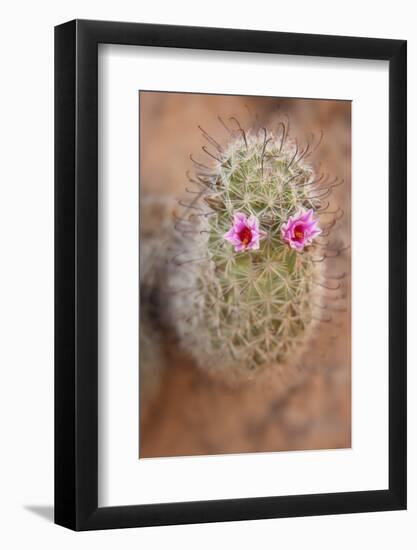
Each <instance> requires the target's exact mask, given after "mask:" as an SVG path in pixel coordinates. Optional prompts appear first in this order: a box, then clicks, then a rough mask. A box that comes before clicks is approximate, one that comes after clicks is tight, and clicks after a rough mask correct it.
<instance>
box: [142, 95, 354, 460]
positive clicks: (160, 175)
mask: <svg viewBox="0 0 417 550" xmlns="http://www.w3.org/2000/svg"><path fill="white" fill-rule="evenodd" d="M350 115H351V104H350V102H348V101H326V100H304V99H281V98H262V97H244V96H239V97H237V96H218V95H204V94H181V93H159V92H141V94H140V186H141V189H140V195H141V204H140V220H141V221H140V225H141V227H140V231H141V269H140V272H141V327H143V333H144V335H146V342H149V338H150V337H152V335H153V336H154V342H155V349H154V350H152V349H151V350H149V348H147V347H146V346H145V345H143V341H144V338H141V344H142V345H141V346H140V347H141V349H140V403H141V407H140V408H141V410H140V457H157V456H181V455H183V456H184V455H196V454H219V453H243V452H267V451H283V450H303V449H304V450H307V449H330V448H332V449H333V448H345V447H350V445H351V376H350V375H351V332H350V251H349V250H347V251H346V252H344V253H343V254H342V255H341V256H339V257H338V258H336V259H332V260H329V262H330V264H329V265H330V269H331V272H339V273H341V272H343V273H346V274H347V276H346V278H345V280H344V281H343V286H344V289H343V292H344V293H345V294H346V308H345V311H341V312H338V313H336V314H334V315H333V320H332V321H331V322H323V323H320V331H319V333H318V336H317V338H316V339H315V341H314V342H313V344H312V345H311V347H310V349H309V350H308V353H306V354H305V355H304V356H303V357H302V358H301V361H303V362H305V366H308V368H307V369H306V371H310V372H311V374H310V375H309V376H308V377H306V378H305V380H304V381H303V382H302V383H301V384H299V385H298V386H297V387H294V388H291V389H290V390H289V391H288V392H286V393H285V394H284V395H281V393H280V392H279V391H278V385H279V379H277V378H276V377H274V374H273V373H272V372H271V373H268V372H266V373H264V374H262V375H261V376H259V377H257V378H256V379H255V380H254V381H252V382H250V383H246V384H242V385H239V386H236V387H230V386H228V385H226V384H224V383H223V381H222V380H216V379H215V378H213V377H208V376H207V375H206V374H205V373H203V372H201V371H200V370H199V369H197V368H196V367H195V366H194V365H193V362H192V360H191V359H190V358H189V357H187V356H185V355H184V354H183V353H182V352H181V350H180V349H179V348H178V345H177V343H176V342H175V339H174V338H173V336H172V334H170V332H169V330H168V328H167V327H166V326H164V324H163V308H164V300H167V299H169V294H167V293H166V292H164V290H165V288H164V286H165V280H164V267H163V264H164V258H167V257H168V256H169V253H168V252H167V250H168V249H169V238H170V233H171V232H172V231H173V230H174V228H173V218H172V216H173V212H174V209H175V206H176V199H179V198H181V197H183V196H184V189H185V187H186V186H187V178H186V175H185V174H186V171H187V170H192V163H191V161H190V159H189V155H190V153H193V155H194V157H195V158H197V160H198V159H201V160H202V161H203V162H207V160H206V159H207V157H206V156H205V154H204V153H203V152H202V151H201V146H202V145H204V144H205V141H204V139H203V137H202V135H201V132H200V130H199V129H198V125H201V126H202V127H203V128H204V130H206V131H207V132H208V133H209V134H210V135H212V136H213V137H214V138H215V139H216V140H217V141H218V142H220V143H222V142H224V141H225V140H227V138H228V134H227V131H226V130H225V129H224V128H223V127H222V125H221V124H220V122H219V120H218V118H217V117H218V116H220V117H221V118H222V119H223V120H224V121H225V122H226V123H227V124H230V126H231V127H233V122H232V121H229V119H230V117H236V118H237V119H238V120H239V122H240V123H241V125H242V126H243V127H244V128H249V127H251V126H267V127H268V128H271V129H272V128H274V127H275V126H277V124H278V121H279V120H282V119H283V117H285V116H288V117H289V121H290V135H291V136H292V137H297V139H299V141H300V142H301V143H305V141H306V140H307V139H309V138H311V134H314V135H315V136H316V138H317V137H318V136H319V135H320V132H321V131H323V133H324V137H323V141H322V143H321V145H320V147H319V148H318V149H317V151H316V152H315V153H314V155H313V156H312V157H311V161H312V163H313V164H314V165H315V166H317V167H318V170H319V172H324V173H329V174H330V175H331V176H339V177H340V178H343V179H344V181H345V184H344V185H342V186H340V187H337V188H335V189H334V192H333V194H332V195H331V197H330V201H331V205H333V204H334V205H335V207H336V206H340V207H341V208H342V209H343V210H344V213H345V214H344V216H343V218H342V219H341V220H340V221H339V222H338V224H337V226H336V229H335V230H334V232H333V242H337V244H338V245H339V246H345V245H349V244H350V219H351V215H350V214H351V211H350V204H351V200H350V190H351V143H350V136H351V128H350V122H351V116H350ZM146 350H147V351H146Z"/></svg>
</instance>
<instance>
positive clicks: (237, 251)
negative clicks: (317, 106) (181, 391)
mask: <svg viewBox="0 0 417 550" xmlns="http://www.w3.org/2000/svg"><path fill="white" fill-rule="evenodd" d="M219 120H220V122H221V123H222V124H223V126H224V127H225V128H226V129H227V130H228V132H229V139H228V142H227V143H226V144H225V145H221V144H220V143H218V142H217V141H216V140H215V139H214V138H213V137H211V136H210V135H209V134H207V133H206V132H205V131H204V130H203V129H202V128H200V130H201V131H202V133H203V136H204V137H205V138H206V140H207V141H208V143H209V146H211V148H210V149H209V148H208V147H206V146H204V147H203V150H204V151H205V153H207V155H208V157H209V159H210V160H209V162H208V163H204V164H203V163H202V162H199V161H196V160H195V159H194V158H193V157H192V156H191V160H192V161H193V163H194V167H195V170H194V173H193V174H192V175H191V176H189V179H190V181H191V182H192V183H193V184H194V188H193V189H190V188H188V189H187V191H188V192H189V193H191V194H192V197H193V198H192V200H191V201H190V202H188V203H186V202H184V201H180V204H181V205H182V209H183V210H182V212H181V214H180V215H179V216H178V218H177V224H176V227H177V233H176V244H175V249H176V253H175V255H174V256H173V258H172V262H173V268H172V270H171V275H170V289H171V291H172V300H171V302H172V308H171V321H172V324H173V325H174V326H175V329H176V332H177V334H178V337H179V340H180V342H181V344H182V346H183V348H184V349H186V350H187V351H188V352H189V353H191V354H192V355H193V357H194V359H195V360H196V362H197V364H198V365H199V366H200V367H202V368H204V369H209V370H213V369H214V370H216V371H219V370H220V371H223V372H226V371H230V372H231V371H234V372H239V373H244V374H249V373H251V372H254V371H259V370H260V369H261V368H262V367H265V366H267V365H272V364H275V365H281V367H282V366H284V365H288V363H289V362H291V361H292V363H294V358H295V357H298V356H299V354H300V352H301V351H302V350H303V349H304V348H305V344H306V342H308V341H309V340H310V339H311V335H312V334H313V332H314V328H315V327H316V326H317V324H318V322H320V321H325V320H327V318H325V317H323V312H325V313H326V314H327V313H328V311H329V309H328V306H327V305H326V296H327V295H330V294H331V293H332V290H337V289H338V288H339V286H340V284H339V282H338V281H336V282H335V283H334V281H333V280H331V281H329V280H328V279H327V278H326V272H325V267H324V260H325V259H326V258H327V257H329V256H334V255H336V254H338V253H339V251H338V250H336V249H332V248H331V247H330V245H329V241H328V240H326V237H327V236H328V235H329V232H330V230H331V228H332V227H333V225H334V224H335V222H336V221H337V219H338V218H339V216H340V215H341V214H342V211H341V210H339V209H338V210H337V211H335V212H333V213H332V212H330V211H329V210H328V206H329V203H327V202H326V198H327V197H328V196H329V195H330V193H331V192H332V189H333V187H335V186H336V185H339V184H340V183H341V181H339V180H338V178H335V179H334V180H332V181H329V178H328V176H326V177H325V176H323V175H322V176H319V175H317V174H316V173H315V170H314V169H313V167H312V165H311V164H310V163H309V162H308V159H309V157H310V155H311V154H312V152H313V151H314V150H315V149H316V148H317V147H318V146H319V144H320V142H321V139H322V137H323V136H322V135H321V136H320V137H319V138H318V139H315V140H310V141H307V142H306V143H305V144H304V146H303V147H300V146H299V145H298V143H297V141H296V140H294V139H292V138H290V136H289V123H285V122H280V123H279V125H278V126H277V128H276V130H275V131H271V130H267V129H266V128H260V129H259V130H258V131H255V130H245V129H243V128H242V126H241V125H240V123H239V122H238V121H237V119H235V118H232V119H230V120H233V123H234V124H236V127H237V130H233V129H231V128H229V127H228V126H226V124H225V123H224V122H223V121H222V120H221V119H219ZM337 277H339V276H337ZM285 368H288V367H285Z"/></svg>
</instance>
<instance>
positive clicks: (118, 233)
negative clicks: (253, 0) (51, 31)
mask: <svg viewBox="0 0 417 550" xmlns="http://www.w3.org/2000/svg"><path fill="white" fill-rule="evenodd" d="M55 197H56V200H55V223H56V225H55V267H56V273H55V281H56V282H55V292H56V296H55V303H56V312H55V323H56V324H55V522H56V523H57V524H59V525H63V526H65V527H68V528H71V529H74V530H92V529H108V528H124V527H140V526H151V525H168V524H179V523H199V522H215V521H236V520H248V519H261V518H279V517H289V516H307V515H323V514H340V513H353V512H371V511H382V510H402V509H405V508H406V238H407V235H406V42H405V41H404V40H385V39H384V40H382V39H376V38H375V39H374V38H354V37H340V36H319V35H306V34H288V33H279V32H263V31H262V32H261V31H247V30H236V29H218V28H193V27H176V26H163V25H148V24H142V23H116V22H104V21H79V20H76V21H70V22H68V23H65V24H63V25H60V26H58V27H56V29H55Z"/></svg>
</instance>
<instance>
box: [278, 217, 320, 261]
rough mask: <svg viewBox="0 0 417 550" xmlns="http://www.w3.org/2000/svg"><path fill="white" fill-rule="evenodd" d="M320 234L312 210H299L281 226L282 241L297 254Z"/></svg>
mask: <svg viewBox="0 0 417 550" xmlns="http://www.w3.org/2000/svg"><path fill="white" fill-rule="evenodd" d="M320 234H321V229H320V227H319V222H318V219H317V217H315V215H314V210H312V209H311V208H310V210H304V209H300V210H298V212H296V213H295V214H294V216H290V217H289V218H288V220H287V222H286V223H283V224H282V226H281V236H282V238H283V240H284V241H285V242H286V243H288V244H289V245H290V247H291V248H294V249H295V250H297V251H298V252H301V251H302V250H303V249H304V247H305V246H308V245H310V244H311V243H312V242H313V240H314V239H315V238H316V237H318V236H319V235H320Z"/></svg>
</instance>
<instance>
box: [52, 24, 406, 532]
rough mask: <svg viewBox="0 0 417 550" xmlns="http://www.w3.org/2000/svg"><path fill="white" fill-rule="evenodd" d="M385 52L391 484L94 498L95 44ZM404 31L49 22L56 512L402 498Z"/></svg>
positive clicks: (143, 517) (120, 520) (347, 504)
mask: <svg viewBox="0 0 417 550" xmlns="http://www.w3.org/2000/svg"><path fill="white" fill-rule="evenodd" d="M106 43H107V44H108V43H111V44H124V45H144V46H159V47H175V48H188V49H190V48H192V49H203V50H213V52H214V51H216V50H223V51H225V50H227V51H240V52H259V53H270V54H290V55H303V56H321V57H338V58H355V59H374V60H387V61H388V62H389V488H388V489H386V490H375V491H358V492H348V493H346V492H345V493H334V494H306V495H296V496H272V497H262V498H242V499H230V500H217V501H199V502H182V503H168V504H152V505H148V504H147V505H137V506H118V507H99V506H98V498H97V494H98V448H97V441H98V439H97V434H98V408H97V405H98V391H97V388H98V350H97V335H98V329H97V326H98V314H97V307H98V292H97V277H98V260H97V258H98V251H97V245H98V151H97V146H98V131H97V128H98V108H97V105H98V74H97V73H98V64H97V57H98V56H97V53H98V44H106ZM406 46H407V44H406V41H404V40H386V39H373V38H354V37H342V36H321V35H311V34H292V33H291V34H290V33H280V32H264V31H248V30H236V29H219V28H197V27H181V26H165V25H149V24H142V23H118V22H106V21H84V20H74V21H70V22H68V23H64V24H62V25H59V26H57V27H56V28H55V522H56V523H57V524H59V525H63V526H65V527H68V528H70V529H74V530H77V531H78V530H92V529H108V528H124V527H140V526H151V525H169V524H183V523H200V522H215V521H236V520H249V519H261V518H280V517H288V516H309V515H323V514H341V513H352V512H371V511H384V510H402V509H405V508H406V492H407V487H406V333H407V331H406V242H407V233H406V136H407V133H406V114H407V107H406Z"/></svg>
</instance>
